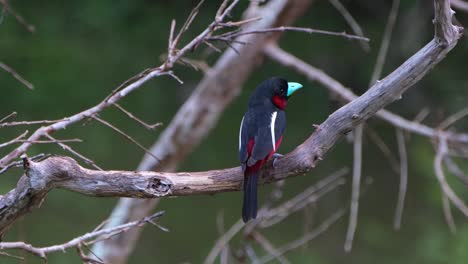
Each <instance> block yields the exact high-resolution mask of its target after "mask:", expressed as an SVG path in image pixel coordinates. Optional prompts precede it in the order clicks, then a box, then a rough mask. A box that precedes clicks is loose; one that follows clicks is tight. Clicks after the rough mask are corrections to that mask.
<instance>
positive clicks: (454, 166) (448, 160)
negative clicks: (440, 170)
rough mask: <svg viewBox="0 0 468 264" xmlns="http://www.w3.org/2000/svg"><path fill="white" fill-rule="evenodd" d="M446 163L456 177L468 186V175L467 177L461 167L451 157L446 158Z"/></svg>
mask: <svg viewBox="0 0 468 264" xmlns="http://www.w3.org/2000/svg"><path fill="white" fill-rule="evenodd" d="M444 163H445V166H446V167H447V169H448V170H449V171H450V172H451V173H452V174H453V175H455V176H456V177H457V178H458V179H459V180H460V181H461V182H463V184H465V185H468V175H466V174H465V173H464V172H463V171H462V170H461V169H460V167H458V165H457V164H456V163H455V161H453V160H452V158H450V157H449V156H445V158H444Z"/></svg>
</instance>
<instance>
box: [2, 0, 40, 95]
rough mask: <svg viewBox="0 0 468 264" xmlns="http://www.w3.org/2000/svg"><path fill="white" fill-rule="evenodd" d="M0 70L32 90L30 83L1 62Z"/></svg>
mask: <svg viewBox="0 0 468 264" xmlns="http://www.w3.org/2000/svg"><path fill="white" fill-rule="evenodd" d="M1 1H4V0H0V2H1ZM0 68H2V69H3V70H4V71H6V72H8V73H9V74H11V76H13V78H15V79H16V80H18V81H19V82H20V83H22V84H24V86H26V87H27V88H28V89H29V90H32V89H34V86H33V85H32V83H30V82H28V81H26V79H24V78H23V77H21V75H19V73H17V72H16V71H15V70H14V69H13V68H11V67H10V66H8V65H6V64H5V63H3V62H0Z"/></svg>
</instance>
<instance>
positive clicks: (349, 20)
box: [329, 0, 370, 52]
mask: <svg viewBox="0 0 468 264" xmlns="http://www.w3.org/2000/svg"><path fill="white" fill-rule="evenodd" d="M329 2H330V3H331V4H332V5H333V6H334V7H335V8H336V10H338V12H340V14H341V15H342V16H343V18H344V19H345V20H346V22H347V23H348V25H349V26H350V27H351V29H352V30H353V32H354V34H356V35H358V36H361V37H364V32H363V31H362V28H361V26H360V25H359V23H358V22H357V21H356V19H354V17H353V16H352V15H351V13H350V12H349V11H348V10H347V9H346V7H345V6H344V5H343V4H342V3H341V2H340V1H339V0H329ZM359 44H360V45H361V47H362V48H363V49H364V51H366V52H367V51H369V49H370V46H369V43H367V42H364V41H360V42H359Z"/></svg>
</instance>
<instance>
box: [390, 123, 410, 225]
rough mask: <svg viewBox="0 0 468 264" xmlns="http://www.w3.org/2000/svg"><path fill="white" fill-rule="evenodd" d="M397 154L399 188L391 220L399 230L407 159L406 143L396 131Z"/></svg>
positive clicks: (404, 192) (406, 178)
mask: <svg viewBox="0 0 468 264" xmlns="http://www.w3.org/2000/svg"><path fill="white" fill-rule="evenodd" d="M396 138H397V143H398V153H399V154H400V188H399V190H398V202H397V206H396V209H395V216H394V218H393V228H395V229H396V230H400V227H401V219H402V216H403V209H404V207H405V196H406V189H407V184H408V157H407V155H406V143H405V136H404V134H403V131H401V130H400V129H396Z"/></svg>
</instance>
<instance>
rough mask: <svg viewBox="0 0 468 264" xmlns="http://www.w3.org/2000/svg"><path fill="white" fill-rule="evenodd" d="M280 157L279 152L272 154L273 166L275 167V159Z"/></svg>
mask: <svg viewBox="0 0 468 264" xmlns="http://www.w3.org/2000/svg"><path fill="white" fill-rule="evenodd" d="M281 157H283V155H281V154H279V153H275V154H273V163H272V164H273V168H275V169H276V160H277V159H278V158H281Z"/></svg>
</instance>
